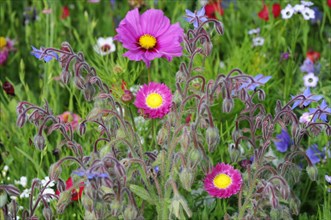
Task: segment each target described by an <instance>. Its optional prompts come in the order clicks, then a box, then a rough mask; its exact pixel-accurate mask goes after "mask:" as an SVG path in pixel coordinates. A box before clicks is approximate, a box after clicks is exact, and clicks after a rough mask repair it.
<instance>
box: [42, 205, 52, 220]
mask: <svg viewBox="0 0 331 220" xmlns="http://www.w3.org/2000/svg"><path fill="white" fill-rule="evenodd" d="M43 216H44V217H45V219H46V220H52V216H53V213H52V209H51V208H49V207H44V208H43Z"/></svg>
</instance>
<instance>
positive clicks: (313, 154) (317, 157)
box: [306, 144, 325, 164]
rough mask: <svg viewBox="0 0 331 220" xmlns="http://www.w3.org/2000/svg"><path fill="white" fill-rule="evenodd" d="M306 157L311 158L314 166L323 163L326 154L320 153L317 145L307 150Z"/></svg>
mask: <svg viewBox="0 0 331 220" xmlns="http://www.w3.org/2000/svg"><path fill="white" fill-rule="evenodd" d="M306 155H307V156H308V157H309V159H310V161H311V163H312V164H316V163H318V162H320V161H321V159H323V158H324V157H325V152H324V151H320V150H319V149H318V147H317V145H316V144H313V145H312V146H310V147H308V149H307V150H306Z"/></svg>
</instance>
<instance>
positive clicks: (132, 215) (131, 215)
mask: <svg viewBox="0 0 331 220" xmlns="http://www.w3.org/2000/svg"><path fill="white" fill-rule="evenodd" d="M137 215H138V212H137V209H136V208H135V207H134V206H133V205H131V204H129V205H128V206H127V207H126V208H125V209H124V212H123V218H124V220H131V219H136V217H137Z"/></svg>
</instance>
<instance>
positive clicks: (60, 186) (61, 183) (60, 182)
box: [56, 178, 66, 193]
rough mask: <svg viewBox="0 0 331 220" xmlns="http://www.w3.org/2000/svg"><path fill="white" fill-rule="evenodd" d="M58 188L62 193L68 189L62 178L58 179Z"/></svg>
mask: <svg viewBox="0 0 331 220" xmlns="http://www.w3.org/2000/svg"><path fill="white" fill-rule="evenodd" d="M56 189H57V190H58V191H59V192H60V193H61V192H63V191H65V190H66V184H65V183H64V181H63V180H62V179H60V178H59V179H58V180H57V182H56Z"/></svg>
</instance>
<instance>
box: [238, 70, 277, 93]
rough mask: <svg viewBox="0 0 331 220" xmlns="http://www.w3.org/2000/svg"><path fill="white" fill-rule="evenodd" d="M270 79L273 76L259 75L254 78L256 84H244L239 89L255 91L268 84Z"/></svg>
mask: <svg viewBox="0 0 331 220" xmlns="http://www.w3.org/2000/svg"><path fill="white" fill-rule="evenodd" d="M269 79H271V76H263V75H262V74H258V75H256V76H255V77H254V81H255V82H253V83H251V82H249V83H243V84H242V85H241V86H240V87H239V89H243V88H246V89H247V90H254V89H255V88H256V87H258V86H261V85H264V84H266V82H268V81H269Z"/></svg>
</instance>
